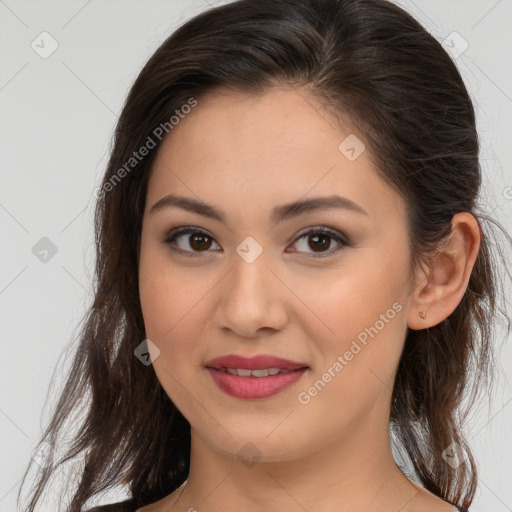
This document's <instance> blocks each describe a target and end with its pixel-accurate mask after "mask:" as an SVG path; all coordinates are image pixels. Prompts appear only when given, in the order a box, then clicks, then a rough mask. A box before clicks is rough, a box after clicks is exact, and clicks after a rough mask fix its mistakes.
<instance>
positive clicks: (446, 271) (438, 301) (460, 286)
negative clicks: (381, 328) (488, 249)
mask: <svg viewBox="0 0 512 512" xmlns="http://www.w3.org/2000/svg"><path fill="white" fill-rule="evenodd" d="M481 238H482V230H481V228H480V226H479V225H478V222H477V220H476V219H475V217H474V216H473V215H471V214H470V213H468V212H462V213H457V214H456V215H454V216H453V218H452V229H451V233H450V235H449V236H448V238H447V241H446V243H444V244H443V245H442V247H440V248H439V249H438V250H437V252H436V253H435V255H434V257H433V262H432V267H431V268H429V269H427V270H426V271H424V272H423V274H422V276H421V277H420V278H419V279H418V284H417V286H416V288H415V289H414V291H413V294H412V300H411V307H410V310H409V316H408V319H407V327H409V328H410V329H416V330H419V329H425V328H427V327H433V326H434V325H437V324H439V323H440V322H442V321H443V320H445V319H446V318H448V317H449V316H450V315H451V314H452V313H453V311H455V308H456V307H457V306H458V304H459V303H460V301H461V299H462V297H463V295H464V293H465V292H466V288H467V286H468V282H469V278H470V276H471V271H472V270H473V266H474V264H475V261H476V258H477V256H478V250H479V249H480V241H481ZM423 311H424V312H425V313H426V315H424V316H425V318H424V319H423V318H422V317H421V316H420V312H423Z"/></svg>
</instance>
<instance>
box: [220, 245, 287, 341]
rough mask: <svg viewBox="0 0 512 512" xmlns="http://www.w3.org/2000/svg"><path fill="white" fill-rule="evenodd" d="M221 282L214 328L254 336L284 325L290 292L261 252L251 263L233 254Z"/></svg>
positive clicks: (244, 335)
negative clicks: (229, 266) (230, 263)
mask: <svg viewBox="0 0 512 512" xmlns="http://www.w3.org/2000/svg"><path fill="white" fill-rule="evenodd" d="M222 282H223V286H221V287H219V289H218V293H219V300H218V305H217V308H216V311H215V324H216V326H217V327H218V328H221V329H224V330H225V329H228V330H230V331H232V332H234V333H236V334H237V335H238V336H241V337H246V338H256V337H258V336H260V335H261V334H262V332H263V331H269V330H271V331H274V330H280V329H282V328H283V327H284V326H285V325H286V323H287V321H288V312H287V304H288V301H289V300H290V291H289V290H288V288H287V287H286V285H285V284H283V282H282V280H281V279H280V278H279V277H278V275H277V272H276V271H274V270H273V269H272V268H271V266H270V265H269V262H268V261H267V258H265V257H264V255H263V254H262V255H260V256H259V257H258V258H257V259H256V260H255V261H253V262H251V263H248V262H247V261H245V260H244V259H243V258H241V257H239V256H238V254H235V255H234V256H233V266H232V268H231V270H230V271H229V272H228V274H227V275H226V277H225V278H224V279H223V280H222Z"/></svg>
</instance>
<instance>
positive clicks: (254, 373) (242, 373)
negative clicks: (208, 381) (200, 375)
mask: <svg viewBox="0 0 512 512" xmlns="http://www.w3.org/2000/svg"><path fill="white" fill-rule="evenodd" d="M221 371H223V372H226V373H230V374H231V375H237V376H238V377H268V376H269V375H277V374H278V373H288V372H289V371H290V370H281V369H279V368H263V369H261V370H248V369H247V368H221Z"/></svg>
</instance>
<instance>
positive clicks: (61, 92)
mask: <svg viewBox="0 0 512 512" xmlns="http://www.w3.org/2000/svg"><path fill="white" fill-rule="evenodd" d="M220 3H225V2H214V1H213V0H210V1H209V2H206V1H205V0H196V1H185V0H166V1H161V0H146V1H142V0H139V1H133V0H131V1H128V0H123V1H120V0H110V1H103V2H99V1H98V0H96V1H94V0H89V1H77V0H66V1H44V2H43V1H41V0H38V1H15V0H0V62H1V65H0V144H1V151H0V173H1V187H0V222H1V224H0V225H1V241H0V247H1V257H2V259H1V265H0V308H1V309H0V311H1V315H2V316H1V324H0V325H1V331H2V332H1V343H2V345H1V349H2V350H1V358H0V382H1V386H0V461H1V467H0V512H10V511H14V510H15V509H16V504H15V498H16V493H17V491H18V488H19V482H20V479H21V476H22V474H23V470H24V469H25V466H26V464H27V462H28V460H29V458H30V456H31V454H32V452H33V449H34V447H35V444H36V441H37V440H38V437H39V435H40V432H41V425H42V424H45V422H46V418H47V412H48V407H49V406H50V405H53V404H54V403H55V401H56V396H57V389H58V388H59V386H60V385H61V384H62V378H61V376H60V375H58V374H57V376H56V378H55V386H54V387H52V388H51V389H50V390H49V384H50V379H51V377H52V373H53V371H54V369H55V368H56V366H57V365H58V368H59V369H58V371H59V372H63V371H65V370H66V369H67V367H68V364H69V358H67V359H66V358H64V357H63V356H62V357H61V358H60V360H59V356H61V354H62V353H63V350H64V348H65V347H66V346H67V345H68V343H69V342H70V341H71V340H72V339H73V334H74V332H75V331H74V330H75V329H76V328H77V324H78V322H79V320H80V319H81V318H82V314H83V312H84V310H85V308H86V306H87V305H88V304H89V301H90V300H91V299H92V296H91V294H90V290H91V279H92V272H93V262H94V252H93V249H94V247H93V240H94V239H93V230H92V213H93V204H94V197H93V190H94V188H95V187H96V186H98V184H99V182H100V178H101V176H102V173H103V171H104V169H105V165H106V162H107V157H108V151H109V143H110V139H111V136H112V132H113V129H114V125H115V122H116V118H117V115H118V113H119V111H120V109H121V106H122V103H123V100H124V98H125V95H126V93H127V91H128V89H129V87H130V86H131V84H132V83H133V81H134V79H135V78H136V76H137V73H138V72H139V70H140V69H141V67H142V66H143V64H144V63H145V62H146V60H147V59H148V58H149V57H150V55H151V54H152V53H153V52H154V50H156V48H157V47H158V46H159V44H160V43H161V42H162V41H163V40H164V39H165V38H166V37H167V36H168V35H169V34H170V33H171V32H172V31H173V30H174V29H175V28H176V27H177V26H178V25H180V24H182V23H183V22H184V21H185V20H186V19H188V18H190V17H192V16H193V15H195V14H197V13H198V12H200V11H203V10H204V9H206V8H208V7H209V5H212V6H213V5H219V4H220ZM400 3H401V5H403V6H404V7H405V8H407V9H408V10H409V11H410V12H411V13H413V14H414V15H416V17H417V18H418V19H419V20H420V21H421V22H422V23H423V24H424V25H425V26H426V27H427V29H428V30H429V31H430V32H431V33H432V34H433V35H434V36H435V37H437V38H438V39H439V40H443V39H444V38H446V37H447V36H448V35H449V34H452V33H453V32H454V31H455V32H457V33H458V34H459V35H460V36H459V35H455V36H451V38H452V39H451V40H452V41H455V50H456V49H457V48H458V49H459V50H461V49H463V48H464V46H465V43H464V41H466V42H467V45H468V47H467V49H466V50H465V51H464V53H462V55H460V56H459V57H458V58H457V59H456V60H457V63H458V66H459V69H460V70H461V72H462V74H463V77H464V79H465V81H466V84H467V86H468V88H469V89H470V92H471V94H472V97H473V99H474V101H475V106H476V108H477V114H478V126H479V130H480V134H481V143H482V165H483V169H484V176H485V182H486V185H485V188H484V198H485V201H486V204H487V205H488V210H489V211H493V212H494V215H495V216H496V217H497V218H498V220H499V221H501V222H502V223H503V225H504V226H505V227H506V228H507V231H508V232H511V231H512V229H511V227H512V226H511V225H512V215H511V213H512V171H511V169H512V144H511V143H510V134H511V133H512V121H511V118H512V69H511V64H510V62H511V59H510V52H511V50H512V31H511V30H510V22H511V21H512V1H511V0H499V1H496V0H472V1H469V0H414V2H413V1H411V0H408V1H407V0H402V1H401V2H400ZM43 31H47V32H48V33H49V34H51V36H52V38H54V39H55V40H56V41H57V43H58V49H57V50H56V51H55V52H54V53H53V54H52V55H51V56H49V57H48V58H46V59H43V58H42V57H41V56H40V55H39V54H38V53H36V51H34V50H33V49H32V47H31V44H32V41H34V40H35V41H36V43H38V41H39V43H38V44H39V45H40V46H42V43H40V40H41V37H46V38H47V37H48V36H39V35H40V34H41V32H43ZM454 37H455V39H454ZM461 38H462V39H461ZM48 48H50V40H49V39H45V49H46V50H48ZM40 51H42V49H40ZM43 237H47V238H49V239H50V240H51V242H52V243H53V244H54V245H55V246H56V248H57V253H56V254H55V255H54V256H52V257H50V256H48V261H47V262H46V263H45V262H42V261H41V260H40V259H39V258H38V257H36V255H35V254H34V253H33V247H34V246H35V245H36V244H37V243H38V242H39V241H40V239H41V238H43ZM507 254H508V256H509V257H510V252H508V253H507ZM508 296H509V297H510V288H508ZM501 354H502V356H501V362H502V368H503V369H502V373H501V377H500V380H499V384H498V387H497V390H496V393H495V395H494V397H493V402H492V407H491V408H490V409H488V408H486V407H485V406H483V407H481V408H480V409H479V410H478V414H476V415H475V418H474V421H473V422H472V423H471V431H472V446H473V447H474V450H475V454H476V456H477V460H478V463H479V466H480V479H479V483H480V486H479V491H478V493H477V496H476V500H475V504H474V507H473V508H472V510H473V511H474V512H497V511H500V512H501V511H509V510H512V488H511V486H510V475H511V474H512V441H511V437H510V427H511V426H512V390H511V387H510V384H509V382H508V381H507V379H506V375H507V374H508V375H510V374H511V370H512V350H511V348H510V340H509V341H508V342H507V344H506V345H505V348H504V350H503V351H502V353H501ZM47 398H48V400H47ZM46 400H47V401H46ZM43 409H44V414H43ZM112 496H113V497H115V496H120V495H115V494H112ZM105 501H106V502H108V501H109V499H108V498H106V499H105ZM41 510H43V509H41ZM48 510H50V508H49V509H48ZM53 510H55V509H53Z"/></svg>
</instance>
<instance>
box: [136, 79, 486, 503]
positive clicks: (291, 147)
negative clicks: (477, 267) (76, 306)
mask: <svg viewBox="0 0 512 512" xmlns="http://www.w3.org/2000/svg"><path fill="white" fill-rule="evenodd" d="M351 133H354V132H353V131H352V130H351V129H350V128H349V127H346V128H345V129H340V125H339V124H336V123H335V122H334V120H333V119H332V118H330V117H329V116H328V115H327V114H326V113H325V112H324V111H323V110H322V108H321V107H320V106H319V105H318V104H317V103H316V102H315V100H314V99H313V98H312V97H311V96H310V95H308V93H307V92H306V91H304V90H301V89H295V88H290V87H286V86H280V87H275V88H273V89H271V90H270V91H268V92H266V93H265V94H264V95H261V96H258V97H257V96H247V95H241V94H240V93H238V92H236V91H233V90H229V89H221V90H217V91H215V92H214V93H210V94H209V95H207V96H206V97H204V98H201V99H200V100H199V101H198V105H197V106H196V107H195V108H194V109H193V110H192V112H191V113H190V114H188V115H187V116H186V117H185V118H184V119H183V120H181V121H180V123H179V124H178V125H177V126H175V127H174V129H173V131H172V132H171V133H170V134H169V136H168V137H167V138H166V139H165V140H164V142H163V144H162V146H161V147H160V149H159V152H158V154H157V158H156V160H155V162H154V166H153V169H152V175H151V178H150V181H149V187H148V192H147V200H146V209H145V212H144V218H143V228H142V240H141V252H140V266H139V284H140V301H141V306H142V311H143V316H144V322H145V326H146V334H147V338H149V339H150V340H151V341H152V342H153V343H154V344H155V345H156V346H157V347H158V349H159V351H160V353H159V354H157V353H156V351H152V358H153V367H154V370H155V372H156V374H157V377H158V379H159V381H160V383H161V384H162V386H163V388H164V390H165V391H166V393H167V394H168V396H169V397H170V398H171V399H172V401H173V402H174V403H175V404H176V406H177V407H178V408H179V410H180V411H181V412H182V414H183V415H184V416H185V417H186V418H187V420H188V421H189V422H190V424H191V440H192V441H191V470H190V475H189V478H188V481H187V484H186V486H185V488H184V491H183V494H182V495H181V496H180V497H179V501H178V503H177V504H176V505H175V506H174V505H173V504H174V503H175V501H176V499H177V497H178V494H179V492H180V491H181V490H179V491H175V492H174V493H172V494H171V495H169V496H168V497H166V498H164V499H163V500H160V501H159V502H156V503H154V504H151V505H148V506H145V507H143V508H141V509H139V511H140V512H160V511H164V510H165V511H169V510H180V511H191V512H192V511H193V510H194V509H195V510H198V511H202V510H208V511H209V512H217V511H221V510H222V511H223V512H226V511H227V512H230V511H235V510H236V511H238V510H248V511H259V510H262V511H263V510H265V511H267V512H268V511H270V512H272V511H278V510H279V511H282V510H288V511H295V510H297V511H303V510H308V511H311V512H313V511H322V512H331V511H333V512H334V511H337V512H349V511H350V512H354V511H359V510H361V511H362V510H379V511H381V512H387V511H390V512H391V511H393V512H397V511H401V512H411V511H416V512H417V511H429V512H432V511H451V510H455V508H454V507H452V506H451V505H449V504H447V503H445V502H444V501H442V500H441V499H439V498H437V497H436V496H434V495H432V494H430V493H429V492H427V491H426V490H424V489H422V488H420V487H419V486H417V485H415V484H413V483H412V482H411V481H409V480H408V479H407V478H406V477H405V476H404V475H403V473H402V472H401V471H400V470H399V469H398V468H397V466H396V464H395V462H394V459H393V456H392V453H391V447H390V440H389V434H388V428H389V411H390V401H391V393H392V388H393V382H394V376H395V373H396V369H397V365H398V362H399V358H400V354H401V351H402V348H403V344H404V340H405V336H406V333H407V328H410V329H424V328H426V327H430V326H433V325H436V324H437V323H439V322H440V321H442V320H443V319H444V318H446V317H447V316H449V315H450V314H451V313H452V311H453V310H454V309H455V308H456V306H457V304H458V303H459V302H460V300H461V298H462V296H463V294H464V291H465V290H466V287H467V284H468V280H469V276H470V273H471V269H472V267H473V265H474V262H475V259H476V255H477V253H478V247H479V243H480V236H481V233H480V230H479V228H478V224H477V222H476V220H475V218H474V217H473V216H472V215H470V214H469V213H462V214H458V215H456V216H455V217H454V219H453V223H452V228H453V236H452V238H451V240H450V243H449V244H448V245H447V246H446V248H445V249H444V250H443V251H442V252H440V253H439V255H438V256H437V257H436V259H435V266H434V268H433V270H432V271H431V272H430V273H429V274H427V273H422V272H419V273H418V275H417V279H416V282H415V283H412V282H411V281H410V278H409V272H408V262H409V249H408V234H407V229H406V216H405V203H404V201H403V199H402V198H401V197H400V196H399V195H398V194H397V193H396V192H395V191H394V190H392V189H391V188H390V187H389V186H388V185H386V184H385V183H384V182H382V181H381V179H380V178H379V177H378V175H377V174H376V171H375V168H374V166H373V163H372V160H371V158H370V151H369V148H366V150H365V151H363V152H362V154H361V155H360V156H359V157H358V158H356V159H355V160H354V161H350V160H349V159H348V158H347V157H346V156H345V154H343V153H342V152H341V151H340V150H339V149H338V146H339V144H340V143H341V142H342V141H343V140H344V139H345V138H346V137H347V135H349V134H351ZM170 193H173V194H177V195H182V196H186V197H188V198H193V199H200V200H201V201H202V202H204V203H207V204H209V205H212V206H214V207H215V208H216V209H218V210H220V211H222V212H223V213H224V214H225V221H224V222H221V221H219V220H214V219H210V218H206V217H202V216H200V215H198V214H197V213H192V212H189V211H185V210H183V209H181V208H178V207H176V206H173V207H169V208H167V209H162V210H160V211H157V212H153V213H150V211H149V210H150V208H151V206H153V205H154V204H155V203H156V202H157V201H158V200H160V199H161V198H162V197H164V196H166V195H167V194H170ZM332 194H338V195H340V196H344V197H347V198H349V199H351V200H352V201H354V202H355V203H357V204H358V205H359V206H361V207H362V208H363V209H364V210H366V212H367V215H362V214H358V213H355V212H351V211H348V210H341V209H330V210H319V211H315V212H310V213H307V214H303V215H299V216H296V217H293V218H290V219H287V220H284V221H282V222H280V223H277V224H276V223H274V222H272V221H271V220H270V211H271V210H272V208H274V207H275V206H278V205H281V204H284V203H288V202H292V201H296V200H300V199H305V198H311V197H321V196H329V195H332ZM180 226H193V227H195V228H197V229H199V230H201V231H203V232H204V231H205V232H206V234H207V239H206V241H207V242H208V243H207V244H206V246H204V247H205V248H204V249H201V245H200V243H201V242H202V243H203V244H204V239H203V240H201V239H200V238H199V243H197V242H196V243H195V244H194V237H193V235H190V234H185V235H181V236H180V237H179V238H178V239H177V240H175V242H174V246H175V247H176V246H178V247H179V248H181V249H182V250H188V251H190V252H194V250H195V253H194V254H195V255H196V256H195V257H187V256H184V255H180V254H176V253H174V252H173V251H172V250H171V247H172V245H166V244H165V243H164V242H163V241H164V239H165V237H166V235H167V234H168V233H169V232H170V231H171V229H173V228H176V227H180ZM322 226H326V227H330V228H331V229H333V230H336V231H338V232H339V233H340V235H345V236H346V237H348V239H349V242H350V243H349V245H347V246H343V245H342V244H341V243H340V242H337V241H336V240H335V239H333V238H327V239H326V240H324V241H325V244H326V246H325V248H324V249H318V250H317V251H315V246H314V243H313V242H314V240H313V241H312V238H313V239H314V235H315V233H312V234H310V235H309V236H302V235H301V236H302V237H301V238H299V237H298V236H297V235H298V234H299V231H302V230H304V228H310V227H311V228H318V227H322ZM248 236H251V237H253V238H254V239H255V240H256V241H257V242H258V244H259V245H260V246H261V248H262V250H263V252H262V253H261V254H260V255H259V256H258V257H257V258H256V259H255V261H253V262H251V263H248V262H247V261H246V260H244V259H243V258H242V257H241V256H240V255H239V254H238V253H237V252H236V249H237V247H238V246H239V245H240V243H241V242H242V241H243V240H244V239H245V238H246V237H248ZM190 242H192V244H193V245H192V246H191V245H190ZM308 242H309V243H308ZM336 247H341V249H340V250H339V251H334V249H335V248H336ZM331 249H332V250H333V252H332V253H331V255H330V256H327V257H325V258H319V257H318V254H320V255H322V254H325V253H329V252H330V251H331ZM251 250H252V249H251ZM294 250H295V251H296V252H293V251H294ZM396 303H398V304H400V306H401V309H400V311H399V312H398V311H396V310H394V311H395V315H394V316H393V318H392V319H389V318H388V321H387V322H386V323H385V324H384V327H383V328H381V329H380V330H379V331H378V334H377V335H374V337H373V338H371V337H369V338H368V342H367V345H362V344H360V343H359V345H360V346H361V347H362V349H361V350H360V351H359V352H358V353H357V355H354V357H353V358H352V359H351V360H350V361H347V364H346V365H345V366H344V367H343V369H342V370H341V371H339V372H338V373H336V374H335V377H333V378H332V379H331V380H330V382H328V383H327V384H326V386H325V387H324V388H323V389H322V390H321V391H320V392H318V393H317V395H316V396H313V397H310V398H311V399H310V401H309V403H307V404H303V403H300V402H299V400H298V394H299V393H300V392H304V391H307V390H308V388H310V387H311V386H313V384H314V383H315V381H318V379H321V378H322V375H323V374H324V373H325V372H327V371H328V368H329V367H332V366H333V363H334V362H335V361H336V360H337V357H338V356H339V355H342V356H343V355H344V354H345V353H346V351H347V350H349V349H350V346H351V343H352V342H353V341H354V340H356V339H357V336H358V334H360V333H361V332H362V331H364V330H365V328H368V327H370V326H374V325H375V324H376V321H377V320H379V318H382V317H381V316H380V315H382V314H385V313H386V311H388V310H389V309H390V308H391V309H392V305H393V304H396ZM420 311H426V312H427V317H426V319H422V318H421V317H420V316H419V312H420ZM233 353H235V354H241V355H245V356H252V355H255V354H261V353H268V354H273V355H276V356H279V357H283V358H287V359H291V360H294V361H299V362H305V363H306V364H307V365H308V366H309V369H308V371H307V372H306V373H305V374H304V375H303V376H302V377H301V379H300V380H299V381H298V382H296V383H295V384H294V385H293V386H291V387H289V388H287V389H286V390H284V391H282V392H281V393H279V394H278V395H275V396H273V397H270V398H266V399H259V400H243V399H239V398H234V397H231V396H229V395H227V394H226V393H224V392H223V391H222V390H220V389H219V388H218V387H217V386H216V385H215V384H214V382H213V379H212V378H211V376H210V374H209V372H208V371H207V370H206V369H205V363H206V362H207V361H208V360H210V359H212V358H214V357H217V356H220V355H225V354H233ZM249 442H250V443H252V445H248V444H247V443H249ZM248 446H249V448H248ZM243 447H245V449H249V450H252V452H253V453H254V456H255V457H256V456H257V457H259V459H258V460H257V463H255V464H253V465H249V464H247V463H245V462H244V461H243V460H241V459H240V457H239V456H238V455H237V454H238V452H239V451H240V450H241V449H242V448H243Z"/></svg>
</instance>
